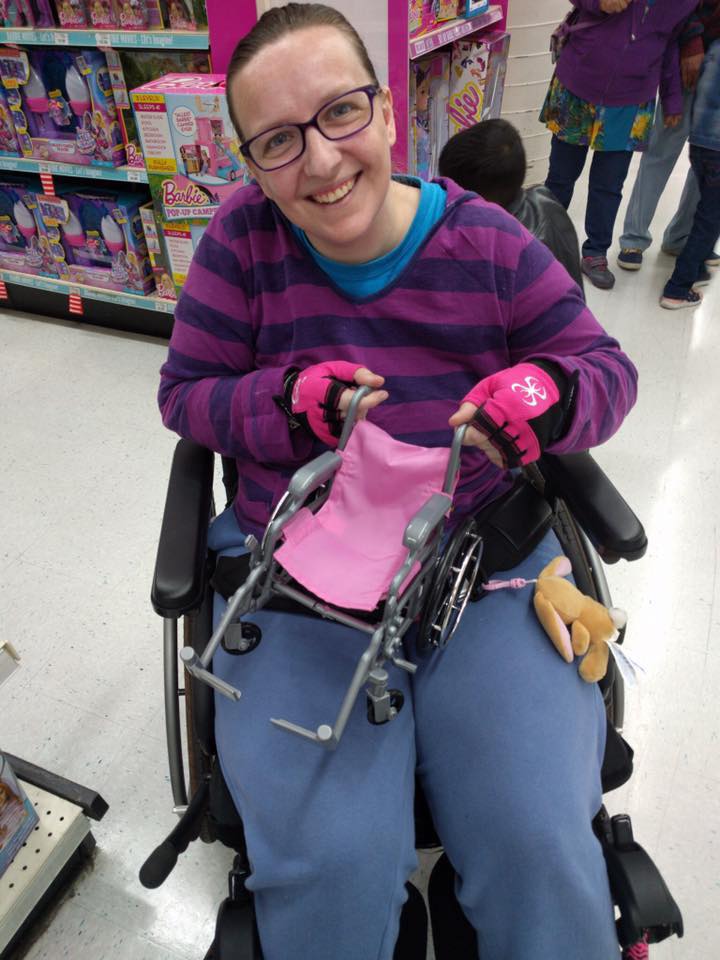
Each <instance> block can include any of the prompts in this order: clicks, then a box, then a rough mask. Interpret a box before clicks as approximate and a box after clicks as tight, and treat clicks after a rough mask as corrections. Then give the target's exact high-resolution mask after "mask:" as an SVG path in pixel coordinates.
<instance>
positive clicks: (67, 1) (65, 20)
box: [55, 0, 90, 30]
mask: <svg viewBox="0 0 720 960" xmlns="http://www.w3.org/2000/svg"><path fill="white" fill-rule="evenodd" d="M55 9H56V10H57V18H58V23H59V24H60V26H61V27H70V28H73V29H76V30H77V29H83V28H84V27H87V26H89V24H90V15H89V14H88V11H87V6H86V4H85V2H84V0H55Z"/></svg>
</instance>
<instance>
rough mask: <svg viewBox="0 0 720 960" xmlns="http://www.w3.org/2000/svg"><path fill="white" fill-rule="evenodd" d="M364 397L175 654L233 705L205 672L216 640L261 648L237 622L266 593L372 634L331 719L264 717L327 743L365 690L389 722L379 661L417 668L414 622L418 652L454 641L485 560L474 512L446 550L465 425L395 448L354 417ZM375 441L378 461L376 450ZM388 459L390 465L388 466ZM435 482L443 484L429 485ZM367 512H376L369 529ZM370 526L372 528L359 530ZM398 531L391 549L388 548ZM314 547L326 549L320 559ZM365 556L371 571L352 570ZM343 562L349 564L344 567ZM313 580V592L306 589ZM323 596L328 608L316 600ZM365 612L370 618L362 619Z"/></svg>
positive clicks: (379, 716) (373, 717) (302, 473)
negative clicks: (225, 598)
mask: <svg viewBox="0 0 720 960" xmlns="http://www.w3.org/2000/svg"><path fill="white" fill-rule="evenodd" d="M369 392H370V389H369V388H368V387H361V388H360V389H359V390H356V391H355V393H354V395H353V399H352V402H351V404H350V407H349V410H348V414H347V418H346V420H345V424H344V426H343V431H342V434H341V437H340V441H339V443H338V447H337V451H335V452H333V451H328V452H326V453H323V454H321V455H320V456H319V457H317V458H316V459H315V460H312V461H311V462H310V463H308V464H307V465H306V466H304V467H301V468H300V469H299V470H298V471H297V472H296V473H295V474H294V476H293V478H292V480H291V481H290V485H289V488H288V491H287V493H286V494H285V495H284V496H283V497H282V499H281V500H280V502H279V503H278V505H277V507H276V508H275V511H274V512H273V515H272V517H271V519H270V522H269V523H268V526H267V528H266V530H265V533H264V536H263V538H262V540H261V541H260V542H258V540H257V539H256V538H255V537H253V536H250V537H248V538H247V540H246V546H247V547H248V549H249V551H250V564H249V570H248V575H247V579H246V580H245V582H244V583H242V584H241V585H240V587H239V588H238V589H237V590H236V591H235V593H234V594H233V595H232V597H231V598H230V600H229V603H228V605H227V608H226V610H225V613H224V615H223V617H222V619H221V620H220V622H219V624H218V626H217V628H216V630H215V632H214V633H213V635H212V637H211V638H210V640H209V642H208V644H207V647H206V648H205V650H204V651H203V653H202V654H201V655H200V656H198V654H197V653H196V651H195V650H194V649H193V648H192V647H189V646H186V647H184V648H183V649H182V650H181V652H180V657H181V660H182V661H183V663H184V665H185V668H186V670H187V671H188V672H189V673H191V674H192V675H193V676H194V677H195V678H196V679H198V680H202V681H204V682H205V683H207V684H209V685H210V686H212V687H214V688H215V689H216V690H218V691H219V692H220V693H222V694H224V695H225V696H227V697H230V698H232V699H235V700H237V699H239V698H240V696H241V693H240V691H239V690H237V689H235V688H234V687H232V686H231V685H230V684H228V683H226V682H225V681H224V680H222V679H221V678H219V677H217V676H215V675H214V674H213V673H211V672H210V670H209V669H208V667H209V665H210V663H211V661H212V658H213V656H214V654H215V652H216V650H217V648H218V646H219V645H220V644H222V646H223V648H224V649H225V650H226V651H227V652H229V653H237V654H244V653H249V652H250V651H251V650H252V649H254V648H255V646H257V644H258V643H259V642H260V637H261V632H260V630H259V628H258V627H257V625H256V624H252V623H247V622H243V620H242V617H243V616H244V615H245V614H247V613H252V612H255V611H257V610H260V609H262V607H264V606H265V605H266V604H267V603H268V602H269V601H270V600H271V598H272V597H273V596H280V597H284V598H287V599H290V600H292V601H294V602H295V603H297V604H299V605H301V606H302V607H305V608H307V609H309V610H311V611H313V612H315V613H317V614H320V615H321V616H322V617H324V618H326V619H328V620H334V621H337V622H338V623H342V624H345V625H346V626H349V627H354V628H356V629H358V630H360V631H363V632H365V633H367V634H369V635H370V642H369V643H368V646H367V648H366V649H365V651H364V652H363V654H362V655H361V657H360V659H359V661H358V664H357V667H356V669H355V672H354V674H353V677H352V679H351V681H350V684H349V686H348V689H347V692H346V693H345V696H344V698H343V700H342V703H341V705H340V709H339V711H338V714H337V717H336V718H335V721H334V722H333V723H332V724H328V723H322V724H320V725H319V726H318V727H317V729H316V730H314V731H313V730H308V729H306V728H304V727H301V726H298V725H297V724H295V723H291V722H289V721H287V720H278V719H273V720H272V721H271V722H272V723H274V724H275V725H276V726H277V727H280V728H281V729H284V730H287V731H289V732H290V733H295V734H297V735H298V736H301V737H305V738H307V739H309V740H312V741H314V742H315V743H318V744H321V745H322V746H324V747H326V748H328V749H333V748H335V747H336V746H337V744H338V743H339V741H340V738H341V737H342V734H343V730H344V728H345V725H346V723H347V720H348V717H349V715H350V712H351V710H352V708H353V706H354V704H355V701H356V700H357V697H358V695H359V693H360V690H361V688H362V687H363V685H366V695H367V710H368V720H369V721H370V722H371V723H373V724H383V723H387V722H388V721H389V720H391V719H392V718H393V717H394V716H395V715H396V714H397V712H398V711H399V710H400V709H401V708H402V704H403V696H402V694H401V692H400V691H399V690H393V689H389V688H388V679H389V678H388V673H387V670H385V663H386V662H388V661H390V662H391V663H392V664H394V665H395V666H396V667H399V668H400V669H402V670H406V671H407V672H408V673H414V672H415V670H416V669H417V668H416V667H415V665H414V664H412V663H410V662H409V661H408V660H406V659H405V658H404V656H403V648H402V641H403V637H404V636H405V634H406V633H407V632H408V630H409V629H410V627H412V626H413V624H414V623H416V622H417V621H418V620H419V633H418V638H417V644H416V646H417V649H418V650H419V651H420V652H426V651H427V650H429V649H432V648H438V647H444V646H445V645H446V644H447V643H448V642H449V641H450V639H451V637H452V636H453V634H454V632H455V630H456V629H457V626H458V623H459V622H460V619H461V617H462V615H463V612H464V610H465V607H466V605H467V603H468V600H469V599H470V597H471V595H472V593H473V589H474V587H475V584H476V580H477V575H478V571H479V569H480V560H481V557H482V538H481V537H480V535H479V533H478V532H477V525H476V522H475V520H474V519H472V518H471V519H468V520H465V521H464V522H463V523H461V524H460V525H459V526H458V527H457V529H456V530H455V532H454V533H453V534H452V536H451V538H450V540H449V542H448V543H447V545H444V529H445V520H446V517H447V516H448V514H449V512H450V510H451V507H452V493H453V490H454V488H455V484H456V481H457V477H458V472H459V467H460V453H461V449H462V442H463V438H464V435H465V430H466V427H465V426H462V427H459V428H458V429H457V430H456V431H455V434H454V437H453V442H452V447H451V448H450V450H449V451H447V450H443V449H440V448H438V449H432V450H428V449H425V448H422V447H412V446H410V445H409V444H402V443H400V442H399V441H396V440H393V439H392V438H390V437H389V436H388V435H387V434H385V433H384V431H382V430H380V429H379V428H378V427H375V426H373V425H372V424H369V423H368V422H367V421H362V422H356V421H357V410H358V408H359V404H360V401H361V400H362V398H363V397H364V396H366V395H367V394H368V393H369ZM379 445H382V446H383V451H382V452H383V453H384V454H386V456H385V459H383V457H382V456H380V457H378V451H377V447H378V446H379ZM388 457H389V459H390V460H391V461H392V467H393V468H394V471H388V466H389V464H388V462H387V461H388ZM348 461H349V462H350V466H348ZM356 468H357V469H356ZM383 468H385V469H383ZM389 472H394V473H395V474H396V479H395V482H394V483H388V480H387V478H388V473H389ZM443 473H444V477H443ZM398 474H399V482H398ZM346 476H347V477H349V479H348V480H346V479H345V478H346ZM383 479H385V483H384V487H383V491H382V492H381V494H380V497H379V498H378V496H377V494H375V497H374V498H373V502H370V503H368V501H367V490H365V489H364V488H363V481H364V480H365V481H366V485H367V484H370V485H373V486H377V485H378V484H380V485H381V486H383V483H382V482H383ZM433 479H434V481H435V483H434V484H433V482H432V481H433ZM441 479H442V488H441V490H438V491H437V492H432V490H433V488H434V486H439V485H440V481H441ZM341 485H342V490H341V489H340V488H341ZM385 493H388V494H390V495H392V496H393V499H392V500H391V502H389V503H387V502H382V500H383V497H384V494H385ZM379 501H380V502H379ZM374 508H375V509H377V510H379V511H380V515H379V517H378V518H377V519H376V522H375V524H374V526H373V524H372V522H371V515H372V513H373V512H374ZM338 514H340V516H338ZM353 520H355V521H356V522H355V523H353ZM369 523H370V532H368V530H367V529H364V528H367V527H368V524H369ZM386 527H390V534H389V535H388V536H387V537H386V543H385V546H386V548H387V547H388V546H389V545H392V546H394V547H395V549H394V551H393V552H392V553H390V554H387V553H386V554H385V555H384V556H383V557H382V558H381V560H380V561H377V560H374V562H372V561H371V558H370V557H369V556H368V553H369V552H370V551H371V550H372V547H373V545H374V544H373V542H372V541H373V539H374V535H377V536H378V537H379V536H380V535H381V530H383V528H386ZM403 528H404V529H403ZM383 532H385V533H387V530H384V531H383ZM395 532H397V542H396V544H392V542H391V543H390V544H388V542H387V541H388V539H389V540H390V541H392V536H393V534H394V533H395ZM401 538H402V539H401ZM283 539H284V541H285V542H284V543H283V544H282V545H281V546H278V545H279V544H280V542H281V540H283ZM357 539H360V540H364V542H365V544H367V550H366V551H365V552H364V553H363V550H362V546H364V544H361V548H360V549H358V547H357ZM296 543H297V547H295V544H296ZM443 546H444V549H442V547H443ZM320 553H323V554H327V555H326V556H325V557H324V560H323V561H322V562H321V563H320V564H318V563H317V562H316V561H317V557H318V554H320ZM373 559H374V558H373ZM363 560H365V561H366V563H367V564H368V565H369V567H370V570H369V571H366V572H363V571H362V570H361V569H358V566H359V563H361V562H362V561H363ZM356 561H357V562H356ZM348 564H352V567H353V568H352V569H347V565H348ZM338 570H340V571H341V574H342V575H344V576H345V577H346V578H348V574H349V575H350V577H349V578H348V579H349V580H350V583H349V586H346V587H344V586H343V584H341V583H339V582H337V580H338V578H337V571H338ZM358 581H359V583H358ZM313 586H315V587H316V590H315V592H311V588H312V587H313ZM316 594H318V595H320V597H321V599H318V595H316ZM323 597H324V598H326V599H331V600H334V601H335V603H327V602H323V599H322V598H323ZM348 608H349V609H351V610H353V611H354V612H353V613H350V612H348ZM358 608H359V609H358ZM361 611H367V615H366V616H365V617H363V616H362V615H359V614H360V612H361Z"/></svg>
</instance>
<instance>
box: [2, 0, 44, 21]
mask: <svg viewBox="0 0 720 960" xmlns="http://www.w3.org/2000/svg"><path fill="white" fill-rule="evenodd" d="M0 22H1V23H2V25H3V26H4V27H54V26H55V17H54V16H53V11H52V7H51V6H50V2H49V0H0Z"/></svg>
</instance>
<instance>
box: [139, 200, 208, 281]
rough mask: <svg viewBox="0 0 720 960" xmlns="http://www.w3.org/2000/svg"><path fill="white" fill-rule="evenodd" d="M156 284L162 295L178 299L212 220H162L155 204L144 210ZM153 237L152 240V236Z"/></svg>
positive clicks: (144, 222) (142, 211)
mask: <svg viewBox="0 0 720 960" xmlns="http://www.w3.org/2000/svg"><path fill="white" fill-rule="evenodd" d="M141 214H142V217H143V224H144V225H145V235H146V237H148V250H149V251H150V260H151V263H152V265H153V273H154V275H155V283H156V286H157V288H158V293H160V296H161V297H168V298H169V299H172V300H175V299H176V298H177V295H178V294H179V293H180V290H181V289H182V286H183V284H184V283H185V280H186V279H187V274H188V270H189V269H190V261H191V260H192V258H193V254H194V253H195V250H196V248H197V245H198V243H199V242H200V238H201V237H202V235H203V233H204V232H205V230H206V228H207V225H208V223H209V222H210V221H209V220H174V221H172V222H171V223H168V222H166V221H163V220H161V219H160V218H159V217H158V216H157V212H156V211H155V210H154V209H153V206H152V204H147V205H146V206H145V207H144V208H143V209H142V210H141ZM151 237H152V239H150V238H151Z"/></svg>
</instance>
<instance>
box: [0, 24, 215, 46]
mask: <svg viewBox="0 0 720 960" xmlns="http://www.w3.org/2000/svg"><path fill="white" fill-rule="evenodd" d="M0 42H2V43H17V44H20V45H21V46H22V45H23V44H28V46H37V45H43V46H50V47H100V48H101V49H102V48H105V47H115V48H118V47H123V48H128V47H135V48H137V49H140V50H208V49H209V42H210V40H209V34H208V32H207V30H197V31H196V30H193V31H185V30H63V29H62V28H57V29H55V28H52V27H51V28H47V27H42V28H39V29H34V28H32V27H0Z"/></svg>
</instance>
